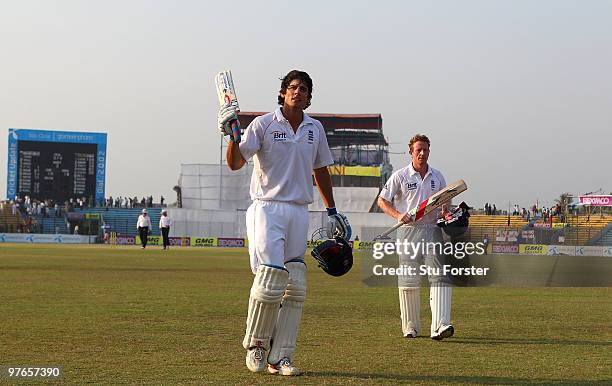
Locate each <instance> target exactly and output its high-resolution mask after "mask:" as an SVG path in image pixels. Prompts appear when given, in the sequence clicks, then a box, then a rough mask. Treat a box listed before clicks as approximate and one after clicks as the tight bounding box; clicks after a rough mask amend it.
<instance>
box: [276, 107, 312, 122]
mask: <svg viewBox="0 0 612 386" xmlns="http://www.w3.org/2000/svg"><path fill="white" fill-rule="evenodd" d="M303 114H304V119H303V120H302V123H301V124H300V126H304V125H307V124H309V123H311V124H314V119H312V118H310V117H309V116H308V114H306V113H304V112H303ZM274 118H276V120H277V121H278V122H289V121H287V118H285V116H284V115H283V112H282V110H281V107H280V106H278V107H277V108H276V110H274Z"/></svg>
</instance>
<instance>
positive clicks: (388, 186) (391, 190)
mask: <svg viewBox="0 0 612 386" xmlns="http://www.w3.org/2000/svg"><path fill="white" fill-rule="evenodd" d="M399 188H400V179H399V174H398V173H393V174H391V177H389V179H388V180H387V182H386V183H385V186H383V188H382V189H381V191H380V194H379V195H378V197H382V198H384V199H385V200H387V201H389V202H393V197H395V196H396V195H397V193H398V192H399Z"/></svg>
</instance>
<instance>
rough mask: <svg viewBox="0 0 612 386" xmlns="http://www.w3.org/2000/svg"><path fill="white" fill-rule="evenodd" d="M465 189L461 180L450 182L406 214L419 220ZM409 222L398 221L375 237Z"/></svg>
mask: <svg viewBox="0 0 612 386" xmlns="http://www.w3.org/2000/svg"><path fill="white" fill-rule="evenodd" d="M466 190H467V185H466V183H465V181H463V180H459V181H455V182H453V183H452V184H449V185H447V186H446V188H444V189H442V190H440V191H439V192H437V193H436V194H434V195H433V196H431V197H429V198H428V199H427V200H425V201H423V202H421V203H420V204H419V206H417V207H416V208H414V209H412V210H411V211H410V212H408V214H409V215H410V217H412V222H416V221H419V220H420V219H422V218H423V217H425V216H426V215H427V214H429V213H431V211H433V210H436V209H438V208H439V207H441V206H442V205H444V204H446V203H447V202H449V201H450V200H451V199H453V197H455V196H458V195H459V194H461V193H463V192H465V191H466ZM410 224H411V223H408V224H406V223H403V222H398V223H397V224H395V225H394V226H392V227H391V228H389V229H387V230H386V231H384V232H383V233H381V234H380V235H378V236H376V238H375V239H378V238H383V237H386V236H387V235H389V234H391V233H392V232H393V231H395V230H396V229H397V228H399V227H401V226H402V225H410Z"/></svg>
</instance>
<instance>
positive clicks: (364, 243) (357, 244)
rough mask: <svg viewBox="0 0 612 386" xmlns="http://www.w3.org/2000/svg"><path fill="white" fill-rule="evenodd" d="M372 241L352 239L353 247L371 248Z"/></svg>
mask: <svg viewBox="0 0 612 386" xmlns="http://www.w3.org/2000/svg"><path fill="white" fill-rule="evenodd" d="M373 246H374V242H373V241H353V249H372V248H373Z"/></svg>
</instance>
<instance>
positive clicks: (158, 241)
mask: <svg viewBox="0 0 612 386" xmlns="http://www.w3.org/2000/svg"><path fill="white" fill-rule="evenodd" d="M135 240H136V241H135V242H136V244H138V245H140V244H141V242H140V236H136V239H135ZM147 245H164V243H163V241H162V237H161V236H147Z"/></svg>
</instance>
